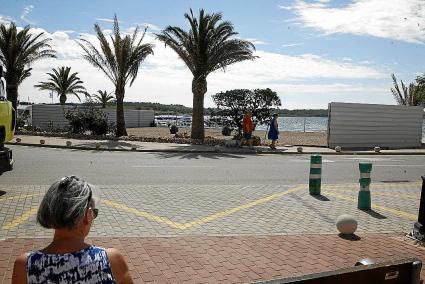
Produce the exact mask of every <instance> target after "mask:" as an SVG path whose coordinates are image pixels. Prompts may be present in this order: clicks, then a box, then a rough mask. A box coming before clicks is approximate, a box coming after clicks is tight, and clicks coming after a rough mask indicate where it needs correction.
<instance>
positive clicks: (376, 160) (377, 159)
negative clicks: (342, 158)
mask: <svg viewBox="0 0 425 284" xmlns="http://www.w3.org/2000/svg"><path fill="white" fill-rule="evenodd" d="M348 159H350V160H359V161H374V162H380V161H385V162H386V161H391V162H404V161H405V160H393V159H391V158H348Z"/></svg>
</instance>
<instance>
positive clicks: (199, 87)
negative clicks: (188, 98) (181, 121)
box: [191, 77, 207, 141]
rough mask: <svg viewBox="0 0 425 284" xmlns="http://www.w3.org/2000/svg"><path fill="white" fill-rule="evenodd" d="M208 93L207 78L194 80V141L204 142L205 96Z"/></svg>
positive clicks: (192, 136) (192, 134)
mask: <svg viewBox="0 0 425 284" xmlns="http://www.w3.org/2000/svg"><path fill="white" fill-rule="evenodd" d="M206 92H207V80H206V78H205V77H198V79H195V78H193V80H192V93H193V113H192V133H191V138H192V139H200V140H202V141H203V140H204V137H205V133H204V95H205V93H206Z"/></svg>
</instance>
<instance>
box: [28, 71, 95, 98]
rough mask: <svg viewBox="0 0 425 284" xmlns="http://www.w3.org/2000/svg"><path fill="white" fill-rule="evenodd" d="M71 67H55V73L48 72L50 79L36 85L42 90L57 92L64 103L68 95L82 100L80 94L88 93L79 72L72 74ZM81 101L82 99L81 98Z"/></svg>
mask: <svg viewBox="0 0 425 284" xmlns="http://www.w3.org/2000/svg"><path fill="white" fill-rule="evenodd" d="M70 71H71V67H60V68H59V69H58V70H56V69H53V73H47V75H49V77H50V78H49V79H48V80H47V81H45V82H39V84H38V85H34V87H36V88H39V89H40V90H49V91H53V92H56V93H57V94H58V96H59V101H60V103H61V104H62V105H64V104H65V102H66V99H67V95H71V94H72V95H74V96H76V97H77V98H78V100H80V97H79V96H78V94H86V93H87V91H86V89H85V88H84V86H83V85H82V84H83V81H81V80H80V78H79V77H78V76H77V74H78V72H75V73H72V74H70ZM80 101H81V100H80Z"/></svg>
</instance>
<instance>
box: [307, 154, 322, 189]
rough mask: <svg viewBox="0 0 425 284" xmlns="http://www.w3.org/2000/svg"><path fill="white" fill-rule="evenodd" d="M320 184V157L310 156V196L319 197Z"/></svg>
mask: <svg viewBox="0 0 425 284" xmlns="http://www.w3.org/2000/svg"><path fill="white" fill-rule="evenodd" d="M321 184H322V156H320V155H312V156H311V158H310V179H309V191H310V194H311V195H320V187H321Z"/></svg>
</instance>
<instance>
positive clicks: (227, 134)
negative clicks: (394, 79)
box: [221, 125, 233, 136]
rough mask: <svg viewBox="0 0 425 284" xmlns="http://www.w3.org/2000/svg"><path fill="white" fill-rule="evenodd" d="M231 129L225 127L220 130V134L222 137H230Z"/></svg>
mask: <svg viewBox="0 0 425 284" xmlns="http://www.w3.org/2000/svg"><path fill="white" fill-rule="evenodd" d="M232 131H233V129H232V128H230V126H228V125H225V126H224V127H223V129H222V130H221V134H223V135H224V136H230V135H231V134H232Z"/></svg>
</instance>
